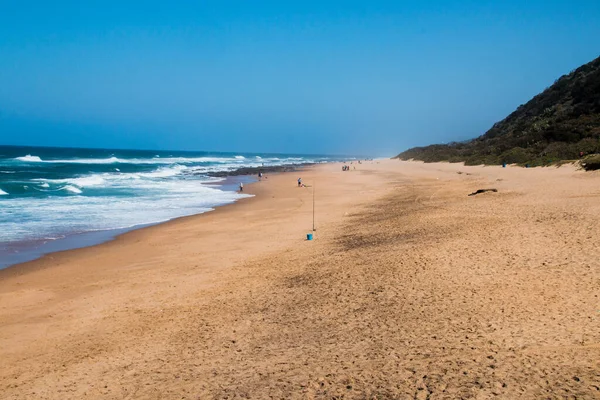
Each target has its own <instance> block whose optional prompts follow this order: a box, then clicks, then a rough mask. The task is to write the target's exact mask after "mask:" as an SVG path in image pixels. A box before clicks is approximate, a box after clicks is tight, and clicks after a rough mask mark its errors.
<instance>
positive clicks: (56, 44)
mask: <svg viewBox="0 0 600 400" xmlns="http://www.w3.org/2000/svg"><path fill="white" fill-rule="evenodd" d="M599 38H600V1H598V0H591V1H587V0H577V1H573V0H571V1H552V0H546V1H541V0H530V1H524V0H520V1H511V0H505V1H485V0H478V1H440V0H438V1H434V0H431V1H401V0H398V1H375V0H373V1H335V2H334V1H326V0H322V1H310V0H304V1H285V0H280V1H272V2H259V1H195V2H189V3H187V2H186V3H184V2H179V1H177V2H176V1H171V2H166V1H164V2H158V1H152V0H147V1H143V2H142V1H140V2H121V1H118V2H116V1H110V0H106V1H100V2H95V1H73V2H63V1H26V0H22V1H8V0H5V1H1V3H0V144H26V145H58V146H84V147H87V146H90V147H119V148H152V149H190V150H221V151H229V150H230V151H269V152H302V153H307V152H308V153H338V154H356V153H360V154H365V153H366V154H368V155H374V156H379V155H394V154H396V153H398V152H400V151H401V150H404V149H406V148H408V147H411V146H415V145H425V144H430V143H434V142H447V141H451V140H463V139H467V138H471V137H475V136H478V135H480V134H482V133H484V132H485V131H486V130H487V129H488V128H489V127H490V126H491V125H492V124H493V123H494V122H495V121H498V120H500V119H502V118H504V117H505V116H506V115H507V114H508V113H510V112H511V111H512V110H513V109H515V108H516V107H517V106H518V105H519V104H521V103H524V102H526V101H528V100H529V99H530V98H531V97H532V96H533V95H535V94H537V93H538V92H539V91H541V90H543V89H544V88H545V87H547V86H549V85H550V84H552V83H553V81H554V80H555V79H556V78H558V77H559V76H560V75H562V74H565V73H568V72H569V71H570V70H572V69H574V68H576V67H578V66H579V65H581V64H583V63H586V62H588V61H591V60H592V59H594V58H596V57H597V56H599V55H600V40H599Z"/></svg>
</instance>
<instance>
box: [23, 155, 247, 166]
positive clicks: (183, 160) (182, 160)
mask: <svg viewBox="0 0 600 400" xmlns="http://www.w3.org/2000/svg"><path fill="white" fill-rule="evenodd" d="M15 160H17V161H22V162H40V163H55V164H159V165H160V164H163V165H164V164H192V163H227V162H232V161H240V160H245V157H244V156H235V157H168V158H160V157H156V158H117V157H114V156H113V157H109V158H69V159H57V160H42V159H41V158H40V157H38V156H32V155H30V154H28V155H26V156H23V157H17V158H15Z"/></svg>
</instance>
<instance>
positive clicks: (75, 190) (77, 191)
mask: <svg viewBox="0 0 600 400" xmlns="http://www.w3.org/2000/svg"><path fill="white" fill-rule="evenodd" d="M60 190H66V191H67V192H70V193H75V194H81V193H83V192H82V191H81V189H79V188H77V187H75V186H71V185H67V186H63V187H62V188H60Z"/></svg>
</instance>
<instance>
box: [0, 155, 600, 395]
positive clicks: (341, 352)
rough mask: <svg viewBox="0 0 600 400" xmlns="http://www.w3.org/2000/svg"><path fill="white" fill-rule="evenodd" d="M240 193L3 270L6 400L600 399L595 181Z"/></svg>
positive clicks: (477, 179) (410, 180)
mask: <svg viewBox="0 0 600 400" xmlns="http://www.w3.org/2000/svg"><path fill="white" fill-rule="evenodd" d="M352 167H354V165H353V166H352ZM298 176H301V177H302V178H303V181H304V183H305V184H306V185H307V186H308V187H302V188H298V187H297V185H296V179H297V178H298ZM487 188H495V189H497V192H487V193H482V194H478V195H475V196H468V194H469V193H472V192H474V191H476V190H477V189H487ZM245 189H246V190H247V191H248V192H250V193H253V194H256V196H255V197H253V198H250V199H244V200H241V201H239V202H238V203H236V204H233V205H229V206H224V207H220V208H218V209H217V210H215V211H213V212H209V213H206V214H202V215H198V216H193V217H187V218H181V219H178V220H174V221H171V222H168V223H165V224H161V225H158V226H153V227H149V228H145V229H142V230H138V231H134V232H130V233H127V234H125V235H123V236H120V237H119V238H117V239H116V240H115V241H113V242H110V243H105V244H102V245H99V246H94V247H90V248H86V249H79V250H73V251H67V252H63V253H56V254H52V255H49V256H46V257H44V258H42V259H40V260H37V261H34V262H30V263H27V264H23V265H18V266H15V267H11V268H8V269H5V270H0V398H2V399H26V398H27V399H37V398H39V399H82V398H103V399H123V398H131V399H133V398H135V399H139V398H143V399H145V398H148V399H213V398H214V399H223V398H227V399H234V398H255V399H268V398H277V399H290V398H291V399H293V398H301V399H313V398H317V399H321V398H327V399H342V398H343V399H407V398H414V399H457V398H476V399H488V398H494V397H497V398H503V399H515V398H524V399H540V398H544V399H545V398H549V399H554V398H560V399H562V398H578V399H600V246H598V238H599V237H600V201H599V199H600V174H599V173H598V172H591V173H585V172H582V171H578V170H576V168H575V167H573V166H570V165H566V166H562V167H560V168H556V167H548V168H531V169H524V168H518V167H508V168H501V167H483V166H479V167H465V166H463V165H461V164H422V163H417V162H401V161H398V160H382V161H375V162H367V163H363V164H360V165H356V170H352V169H351V170H350V171H348V172H342V170H341V165H340V164H326V165H319V166H316V167H312V168H310V169H307V170H306V171H303V172H302V173H301V174H298V173H280V174H276V175H272V176H269V177H268V179H266V180H263V181H262V182H258V183H256V184H253V185H249V186H246V188H245ZM313 190H315V194H316V196H315V197H316V213H315V214H316V228H317V230H316V232H314V234H315V240H313V241H307V240H305V239H306V234H307V233H309V232H311V230H312V198H313Z"/></svg>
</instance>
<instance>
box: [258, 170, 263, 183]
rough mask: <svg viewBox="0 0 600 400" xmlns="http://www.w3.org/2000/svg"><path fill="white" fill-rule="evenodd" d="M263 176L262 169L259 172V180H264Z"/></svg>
mask: <svg viewBox="0 0 600 400" xmlns="http://www.w3.org/2000/svg"><path fill="white" fill-rule="evenodd" d="M262 177H263V173H262V171H259V172H258V180H259V181H260V180H262Z"/></svg>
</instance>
